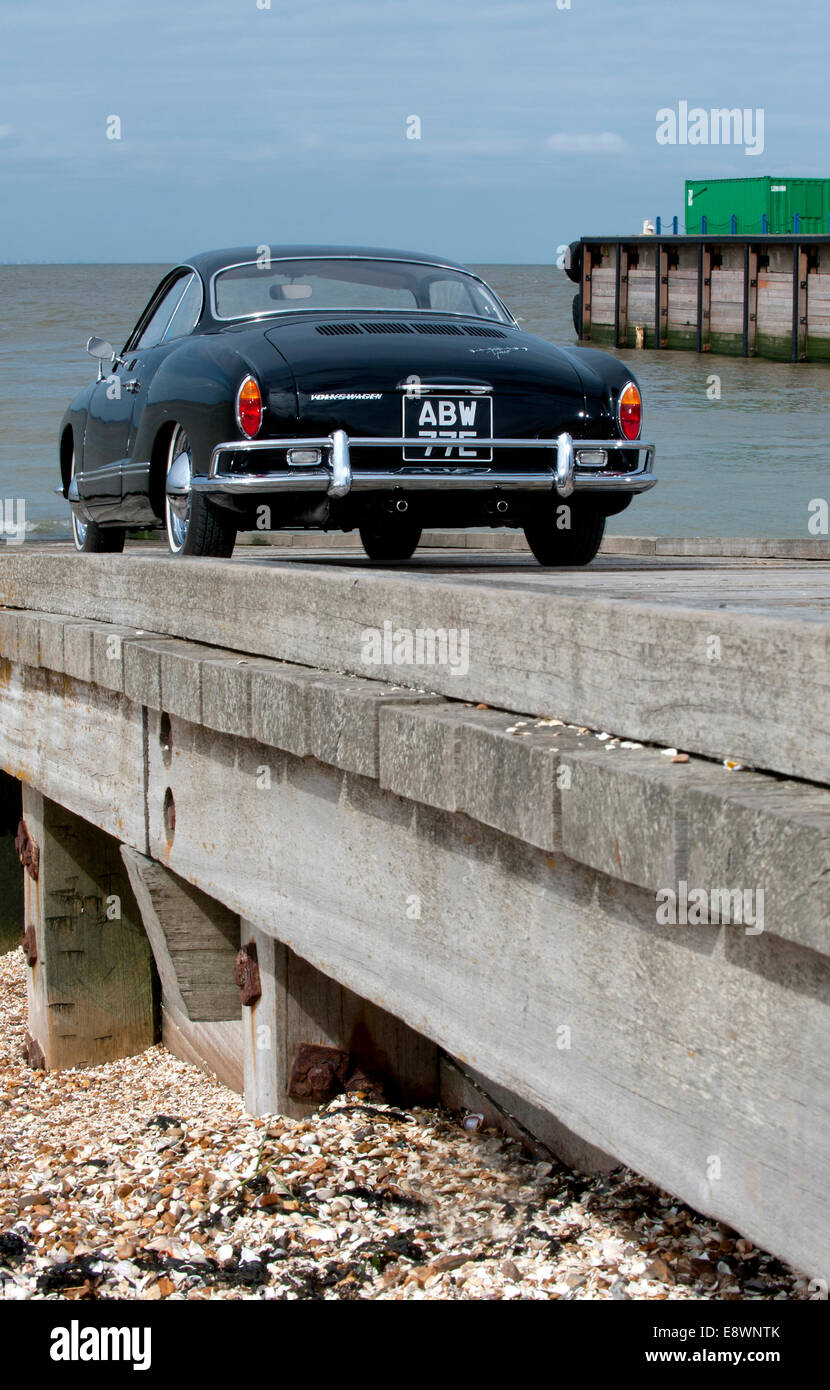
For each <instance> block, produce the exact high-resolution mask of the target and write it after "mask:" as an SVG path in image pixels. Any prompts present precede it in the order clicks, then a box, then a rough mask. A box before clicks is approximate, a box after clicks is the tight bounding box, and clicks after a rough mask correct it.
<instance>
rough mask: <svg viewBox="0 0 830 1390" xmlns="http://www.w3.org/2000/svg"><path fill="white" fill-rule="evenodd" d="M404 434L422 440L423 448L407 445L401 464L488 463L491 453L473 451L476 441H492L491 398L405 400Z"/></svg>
mask: <svg viewBox="0 0 830 1390" xmlns="http://www.w3.org/2000/svg"><path fill="white" fill-rule="evenodd" d="M403 433H404V437H405V438H406V439H416V438H417V439H423V440H426V441H431V442H427V444H426V446H425V447H424V448H420V447H417V448H416V447H415V446H414V445H407V446H406V447H405V448H404V451H403V461H404V463H424V462H429V461H430V460H432V461H433V462H435V463H440V462H441V461H442V460H443V459H458V460H459V461H461V462H463V461H464V460H465V459H466V460H472V461H473V462H476V463H491V462H492V459H493V450H492V449H486V448H484V449H482V448H476V446H475V442H474V441H475V440H476V439H492V438H493V398H492V396H467V395H459V396H452V395H447V396H445V395H441V396H428V395H427V396H412V397H411V398H410V397H409V396H404V398H403Z"/></svg>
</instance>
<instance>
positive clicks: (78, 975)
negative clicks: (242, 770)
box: [23, 785, 155, 1071]
mask: <svg viewBox="0 0 830 1390" xmlns="http://www.w3.org/2000/svg"><path fill="white" fill-rule="evenodd" d="M23 821H24V825H25V828H26V833H27V835H28V837H29V840H30V842H31V844H32V845H33V846H35V847H36V862H37V876H36V877H35V875H34V873H33V872H32V869H31V867H30V868H29V870H28V871H25V874H24V883H25V890H24V913H25V921H26V926H27V929H28V937H27V940H28V941H29V943H30V944H29V948H28V951H27V961H28V969H27V988H28V996H29V1034H30V1046H29V1058H30V1062H31V1063H32V1064H33V1065H35V1066H37V1065H43V1066H45V1067H46V1068H47V1069H48V1070H49V1071H54V1070H58V1069H60V1068H64V1067H87V1066H97V1065H98V1064H99V1063H101V1062H109V1061H112V1060H113V1059H115V1058H117V1057H131V1056H134V1055H135V1054H136V1053H139V1052H143V1051H144V1049H145V1048H147V1047H149V1046H151V1044H152V1043H153V1041H154V1036H155V1017H154V988H153V971H152V959H151V954H150V947H149V944H148V941H147V937H146V936H145V934H144V930H143V927H142V924H141V918H140V915H139V912H138V909H137V907H136V903H135V899H134V897H133V893H132V890H131V888H130V884H129V880H128V878H127V875H126V873H125V871H124V866H123V863H122V861H121V856H120V854H119V852H118V844H117V842H116V841H115V840H113V839H111V838H110V836H109V835H106V834H104V832H103V831H102V830H99V829H97V827H96V826H93V825H90V824H89V823H88V822H87V821H84V820H82V819H81V818H80V816H76V815H74V814H73V813H72V812H71V811H67V810H66V809H65V808H64V807H62V806H59V805H58V804H57V803H56V802H54V801H50V800H49V799H48V798H47V797H45V796H42V795H41V794H40V793H39V792H37V791H34V790H33V788H31V787H29V786H25V785H24V788H23Z"/></svg>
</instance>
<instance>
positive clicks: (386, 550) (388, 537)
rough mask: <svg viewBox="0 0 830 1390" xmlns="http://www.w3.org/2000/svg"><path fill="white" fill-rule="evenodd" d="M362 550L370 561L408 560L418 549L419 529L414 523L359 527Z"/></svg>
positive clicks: (405, 522)
mask: <svg viewBox="0 0 830 1390" xmlns="http://www.w3.org/2000/svg"><path fill="white" fill-rule="evenodd" d="M360 539H361V541H362V543H363V549H364V550H365V551H366V554H367V555H368V556H369V559H370V560H409V559H411V557H412V556H413V555H414V554H415V551H416V550H417V548H418V542H419V541H420V539H421V527H420V526H417V525H416V524H415V522H414V521H408V522H407V521H404V522H398V523H394V522H390V523H389V525H387V526H384V525H383V524H382V523H381V524H377V523H375V524H373V525H371V526H361V527H360Z"/></svg>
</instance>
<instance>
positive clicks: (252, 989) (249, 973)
mask: <svg viewBox="0 0 830 1390" xmlns="http://www.w3.org/2000/svg"><path fill="white" fill-rule="evenodd" d="M233 978H234V980H235V981H236V984H237V986H238V987H239V994H240V998H241V999H242V1003H243V1004H245V1005H247V1007H248V1008H251V1007H252V1005H254V1004H255V1003H256V1002H257V1000H258V999H261V998H262V985H261V983H260V979H259V961H258V960H257V953H256V943H255V942H254V941H249V942H248V943H247V945H245V946H242V947H241V948H240V949H239V950H238V951H237V953H236V961H235V964H234V967H233Z"/></svg>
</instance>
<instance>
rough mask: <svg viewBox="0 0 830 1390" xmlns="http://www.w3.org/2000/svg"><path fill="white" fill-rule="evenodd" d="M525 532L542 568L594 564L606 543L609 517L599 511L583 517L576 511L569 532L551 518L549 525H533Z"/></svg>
mask: <svg viewBox="0 0 830 1390" xmlns="http://www.w3.org/2000/svg"><path fill="white" fill-rule="evenodd" d="M524 532H525V537H526V539H527V543H528V545H529V546H530V548H531V550H532V551H533V554H534V555H535V556H536V559H537V560H538V561H539V564H540V565H544V566H545V567H546V568H549V569H555V568H560V567H563V566H565V565H590V563H591V561H592V560H593V558H594V556H595V555H596V553H597V551H598V550H599V548H600V545H601V544H602V537H603V535H604V534H605V517H604V516H598V515H597V514H596V513H595V512H586V513H584V514H583V515H582V516H580V515H578V514H574V513H573V511H572V512H571V529H570V530H569V531H557V529H556V527H555V526H554V524H553V519H552V518H551V520H550V521H549V522H548V521H534V522H531V524H530V525H529V526H526V527H525V528H524Z"/></svg>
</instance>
